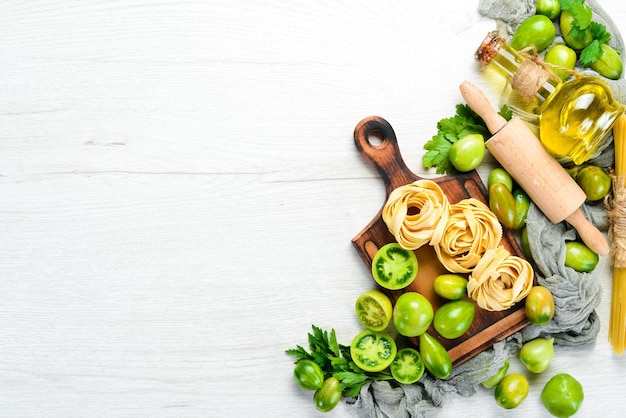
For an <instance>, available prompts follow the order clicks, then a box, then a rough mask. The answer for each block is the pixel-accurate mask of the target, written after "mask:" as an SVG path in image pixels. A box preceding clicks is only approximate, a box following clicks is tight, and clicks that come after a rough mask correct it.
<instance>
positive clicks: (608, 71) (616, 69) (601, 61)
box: [591, 44, 624, 80]
mask: <svg viewBox="0 0 626 418" xmlns="http://www.w3.org/2000/svg"><path fill="white" fill-rule="evenodd" d="M600 48H602V55H601V56H600V58H598V59H597V61H596V62H594V63H593V64H591V69H592V70H594V71H595V72H597V73H598V74H600V75H601V76H603V77H606V78H609V79H611V80H617V79H619V78H620V77H621V76H622V71H623V70H624V64H623V63H622V57H621V55H620V54H619V52H617V51H616V50H615V49H614V48H612V47H611V46H609V45H607V44H602V45H600Z"/></svg>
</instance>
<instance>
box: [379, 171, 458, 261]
mask: <svg viewBox="0 0 626 418" xmlns="http://www.w3.org/2000/svg"><path fill="white" fill-rule="evenodd" d="M449 208H450V203H449V202H448V199H447V198H446V196H445V195H444V194H443V191H442V190H441V188H440V187H439V185H438V184H437V183H435V182H434V181H432V180H426V179H423V180H417V181H415V182H413V183H410V184H407V185H404V186H400V187H398V188H396V189H394V190H393V191H392V192H391V193H390V195H389V198H388V199H387V202H386V203H385V206H384V207H383V211H382V217H383V220H384V221H385V223H386V224H387V227H388V228H389V231H391V233H392V234H393V235H394V237H395V238H396V241H397V242H398V244H400V245H401V246H402V247H403V248H405V249H407V250H415V249H417V248H419V247H421V246H422V245H424V244H427V243H430V240H431V238H432V236H433V234H439V232H437V228H442V227H443V226H444V225H445V221H446V219H447V218H448V211H449Z"/></svg>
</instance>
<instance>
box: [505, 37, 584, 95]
mask: <svg viewBox="0 0 626 418" xmlns="http://www.w3.org/2000/svg"><path fill="white" fill-rule="evenodd" d="M517 52H518V54H520V55H521V56H522V57H523V58H524V61H522V62H521V64H520V65H519V68H518V69H517V71H515V74H513V77H512V79H511V87H512V88H513V89H514V90H516V91H517V92H518V93H519V94H520V95H521V96H522V97H524V98H525V99H527V100H532V99H533V97H534V96H535V94H536V93H537V92H538V91H539V89H540V88H541V86H543V84H544V83H545V82H546V81H548V80H549V79H551V78H552V79H554V80H556V81H559V82H561V81H562V80H561V78H560V77H559V76H558V75H556V74H555V73H553V72H552V71H550V70H551V69H552V70H563V71H566V72H568V73H570V74H572V75H573V76H574V77H576V78H581V77H583V75H582V74H580V73H578V72H577V71H575V70H572V69H570V68H566V67H562V66H560V65H555V64H550V63H548V62H545V61H544V60H542V59H541V58H540V57H539V55H538V53H537V48H536V47H535V46H534V45H531V46H529V47H526V48H523V49H520V50H519V51H517Z"/></svg>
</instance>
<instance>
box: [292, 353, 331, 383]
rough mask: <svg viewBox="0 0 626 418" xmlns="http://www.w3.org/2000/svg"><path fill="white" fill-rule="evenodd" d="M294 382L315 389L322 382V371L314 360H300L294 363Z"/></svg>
mask: <svg viewBox="0 0 626 418" xmlns="http://www.w3.org/2000/svg"><path fill="white" fill-rule="evenodd" d="M293 375H294V377H295V378H296V382H298V384H299V385H300V386H301V387H303V388H304V389H307V390H316V389H319V388H321V387H322V383H324V372H323V371H322V368H321V367H320V366H319V364H317V363H316V362H314V361H312V360H306V359H305V360H300V361H299V362H298V363H296V368H295V369H294V371H293Z"/></svg>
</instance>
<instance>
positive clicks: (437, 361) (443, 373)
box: [419, 332, 452, 379]
mask: <svg viewBox="0 0 626 418" xmlns="http://www.w3.org/2000/svg"><path fill="white" fill-rule="evenodd" d="M419 348H420V355H421V356H422V361H423V362H424V366H425V367H426V370H428V371H429V372H430V373H431V374H432V375H433V376H435V377H437V378H439V379H445V378H446V377H448V376H450V373H452V360H451V359H450V355H449V354H448V351H447V350H446V348H445V347H444V346H443V345H442V344H441V343H440V342H439V341H438V340H437V339H436V338H435V337H433V336H431V335H430V334H429V333H427V332H425V333H423V334H422V335H420V347H419Z"/></svg>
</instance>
